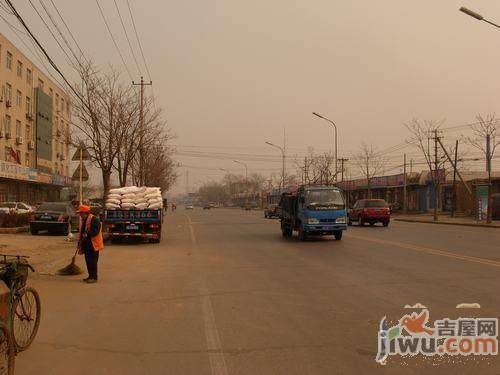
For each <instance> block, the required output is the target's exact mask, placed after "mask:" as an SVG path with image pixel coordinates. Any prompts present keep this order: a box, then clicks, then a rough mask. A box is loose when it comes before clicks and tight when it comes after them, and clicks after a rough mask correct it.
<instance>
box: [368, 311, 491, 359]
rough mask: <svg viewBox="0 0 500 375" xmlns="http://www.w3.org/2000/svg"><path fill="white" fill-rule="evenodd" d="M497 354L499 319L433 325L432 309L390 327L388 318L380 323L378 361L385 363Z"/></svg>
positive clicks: (437, 322) (437, 321) (403, 318)
mask: <svg viewBox="0 0 500 375" xmlns="http://www.w3.org/2000/svg"><path fill="white" fill-rule="evenodd" d="M417 354H422V355H425V356H434V355H441V356H442V355H465V356H468V355H497V354H498V319H497V318H458V319H448V318H445V319H441V320H435V321H434V325H432V326H431V325H430V323H429V310H428V309H423V310H422V311H421V312H420V313H416V312H413V313H411V314H406V315H404V316H403V317H402V318H401V319H400V320H399V322H398V324H396V325H394V326H391V327H389V326H388V324H387V319H386V317H383V318H382V319H381V321H380V324H379V331H378V352H377V357H376V358H375V360H376V361H377V362H378V363H380V364H385V363H386V360H387V357H388V356H391V355H402V356H407V355H410V356H414V355H417Z"/></svg>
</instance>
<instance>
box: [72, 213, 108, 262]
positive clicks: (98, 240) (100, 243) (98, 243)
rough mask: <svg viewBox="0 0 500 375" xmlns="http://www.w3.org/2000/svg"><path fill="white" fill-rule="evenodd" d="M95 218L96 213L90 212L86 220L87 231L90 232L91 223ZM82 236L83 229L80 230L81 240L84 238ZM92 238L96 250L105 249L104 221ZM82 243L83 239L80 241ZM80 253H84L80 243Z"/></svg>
mask: <svg viewBox="0 0 500 375" xmlns="http://www.w3.org/2000/svg"><path fill="white" fill-rule="evenodd" d="M93 218H94V215H92V214H90V215H89V216H88V217H87V221H86V222H85V233H89V231H90V224H91V223H92V219H93ZM81 236H82V231H81V230H80V240H81V239H82V238H81ZM91 240H92V247H93V248H94V251H101V250H103V249H104V240H103V238H102V223H100V227H99V233H98V234H97V236H95V237H92V238H91ZM80 243H81V241H80ZM78 253H79V254H82V253H83V251H82V247H81V245H80V249H79V251H78Z"/></svg>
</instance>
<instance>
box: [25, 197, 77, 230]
mask: <svg viewBox="0 0 500 375" xmlns="http://www.w3.org/2000/svg"><path fill="white" fill-rule="evenodd" d="M70 228H71V231H78V215H77V214H76V211H75V209H74V208H73V206H72V205H71V202H45V203H42V204H41V205H40V207H38V208H37V209H36V211H35V212H34V214H33V216H32V217H31V220H30V232H31V234H33V235H36V234H38V232H40V231H47V232H49V233H50V234H52V233H60V234H64V235H68V233H69V231H70Z"/></svg>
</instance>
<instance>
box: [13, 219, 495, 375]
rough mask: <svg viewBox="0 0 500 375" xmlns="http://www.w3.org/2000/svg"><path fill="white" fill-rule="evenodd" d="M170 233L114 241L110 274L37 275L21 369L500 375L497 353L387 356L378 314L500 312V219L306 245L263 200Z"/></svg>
mask: <svg viewBox="0 0 500 375" xmlns="http://www.w3.org/2000/svg"><path fill="white" fill-rule="evenodd" d="M164 235H165V238H164V240H163V241H162V243H161V244H151V245H146V244H143V245H115V246H108V247H107V248H106V249H105V251H104V253H103V256H102V259H101V263H100V265H101V274H100V282H99V284H96V285H86V284H83V283H81V281H80V279H81V278H80V277H74V278H61V277H54V276H38V277H36V278H35V279H34V280H33V283H34V284H35V286H36V287H37V288H38V289H39V290H40V293H41V295H42V302H43V308H44V310H43V313H44V315H43V318H42V324H41V327H40V331H39V335H38V336H37V339H36V341H35V343H34V344H33V346H32V348H30V349H29V350H28V351H26V352H24V353H21V354H20V355H19V356H18V358H17V370H18V371H17V372H16V374H17V373H18V374H51V375H57V374H64V375H71V374H89V373H92V374H95V375H99V374H123V375H126V374H179V375H183V374H193V375H204V374H207V375H236V374H238V375H266V374H269V375H271V374H272V375H275V374H283V375H295V374H296V375H304V374H422V373H428V374H499V373H500V361H499V360H498V358H497V357H494V358H490V357H489V358H483V359H482V360H481V359H480V360H477V359H473V358H455V359H454V361H450V360H449V358H446V360H443V361H438V360H433V361H431V360H425V359H423V358H421V357H418V358H413V359H408V358H406V359H400V358H395V357H391V358H390V359H389V361H388V363H387V365H386V366H380V365H378V364H376V363H375V361H374V357H375V352H376V350H377V341H376V334H377V328H378V327H377V325H378V321H379V320H380V319H381V317H382V316H384V315H387V316H388V317H392V318H393V319H398V318H399V317H401V315H402V314H403V313H405V312H407V310H405V309H403V308H402V307H403V306H404V305H406V304H414V303H416V302H420V303H423V304H425V305H426V306H428V307H429V308H430V313H431V320H433V319H436V318H443V317H450V318H455V317H458V316H459V315H468V316H470V315H473V316H483V317H498V315H500V314H499V312H500V299H499V298H498V287H499V286H500V249H499V248H498V243H499V240H500V230H496V229H486V228H467V227H466V228H464V227H454V226H446V225H443V226H437V225H427V224H413V223H398V222H394V223H391V226H390V227H389V228H382V227H363V228H360V227H352V228H350V230H349V231H348V233H347V234H346V236H345V237H344V238H343V239H342V241H335V240H332V239H327V240H325V239H316V240H314V239H313V240H311V241H308V242H306V243H302V242H299V241H298V240H297V239H296V237H294V238H293V239H291V240H284V239H282V238H281V235H280V232H279V224H278V222H277V221H276V220H266V219H264V218H262V213H261V212H257V211H254V212H245V211H240V210H236V209H234V210H231V209H215V210H210V211H202V210H199V209H195V210H193V211H184V210H183V209H178V210H177V212H176V213H175V214H173V215H172V214H170V213H169V215H168V217H167V221H166V228H165V233H164ZM461 302H478V303H480V304H481V309H480V310H479V311H477V310H475V311H472V312H471V311H470V310H469V311H467V313H468V314H464V311H463V310H462V311H459V310H457V309H455V306H456V305H457V304H458V303H461ZM459 313H460V314H459Z"/></svg>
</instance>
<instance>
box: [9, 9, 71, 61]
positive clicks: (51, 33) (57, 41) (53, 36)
mask: <svg viewBox="0 0 500 375" xmlns="http://www.w3.org/2000/svg"><path fill="white" fill-rule="evenodd" d="M6 1H7V0H6ZM28 1H29V3H30V5H31V7H32V8H33V10H34V11H35V12H36V14H38V17H40V19H41V20H42V22H43V24H44V25H45V27H46V28H47V30H49V33H50V35H52V38H54V40H55V41H56V43H57V45H58V46H59V48H61V51H63V53H64V54H65V55H66V58H67V59H68V62H69V64H70V65H71V66H72V67H73V68H74V67H75V65H74V64H73V61H71V58H70V57H69V55H68V53H67V52H66V50H65V49H64V47H63V46H62V45H61V43H59V40H58V39H57V38H56V36H55V35H54V33H53V32H52V29H51V28H50V27H49V25H47V22H45V19H44V18H43V17H42V15H41V14H40V12H39V11H38V9H37V8H36V7H35V5H34V4H33V2H32V1H31V0H28ZM9 3H10V0H9Z"/></svg>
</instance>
